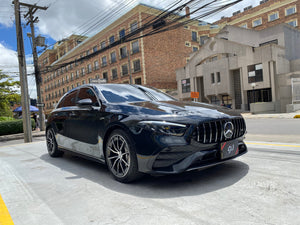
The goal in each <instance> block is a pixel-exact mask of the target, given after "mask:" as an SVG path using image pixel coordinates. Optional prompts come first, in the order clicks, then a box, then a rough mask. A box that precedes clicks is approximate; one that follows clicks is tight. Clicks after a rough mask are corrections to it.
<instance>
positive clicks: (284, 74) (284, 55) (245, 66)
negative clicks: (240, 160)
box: [177, 24, 300, 112]
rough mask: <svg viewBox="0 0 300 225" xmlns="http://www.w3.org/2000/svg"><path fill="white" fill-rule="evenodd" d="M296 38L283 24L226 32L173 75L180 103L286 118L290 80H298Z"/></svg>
mask: <svg viewBox="0 0 300 225" xmlns="http://www.w3.org/2000/svg"><path fill="white" fill-rule="evenodd" d="M299 62H300V32H299V30H298V29H295V28H293V27H291V26H290V25H287V24H280V25H276V26H273V27H270V28H266V29H264V30H259V31H255V30H249V29H245V28H241V27H235V26H226V27H224V28H223V29H222V30H221V31H220V32H219V34H217V35H216V36H215V37H213V38H210V39H209V40H208V41H207V42H206V43H205V44H204V45H203V46H202V48H201V49H200V50H199V51H198V52H196V53H194V54H193V55H191V58H190V61H189V63H188V64H186V66H185V67H183V68H181V69H178V70H177V85H178V90H179V98H181V99H190V92H191V91H196V92H199V93H200V97H199V99H198V101H201V102H208V103H211V104H216V105H228V106H229V107H232V108H233V109H240V110H249V109H250V104H251V103H254V102H255V103H257V102H263V103H264V104H258V105H257V104H256V105H253V107H258V109H252V110H251V111H253V110H254V111H256V112H258V111H261V112H263V111H270V112H271V111H272V112H286V111H287V108H288V105H289V104H291V103H292V90H291V79H292V78H299V77H300V70H299V67H300V66H299Z"/></svg>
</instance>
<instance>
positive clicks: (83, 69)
mask: <svg viewBox="0 0 300 225" xmlns="http://www.w3.org/2000/svg"><path fill="white" fill-rule="evenodd" d="M84 75H85V68H84V67H82V68H81V76H84Z"/></svg>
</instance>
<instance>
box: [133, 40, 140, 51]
mask: <svg viewBox="0 0 300 225" xmlns="http://www.w3.org/2000/svg"><path fill="white" fill-rule="evenodd" d="M131 49H132V50H131V51H132V54H134V53H138V52H139V51H140V47H139V41H134V42H132V43H131Z"/></svg>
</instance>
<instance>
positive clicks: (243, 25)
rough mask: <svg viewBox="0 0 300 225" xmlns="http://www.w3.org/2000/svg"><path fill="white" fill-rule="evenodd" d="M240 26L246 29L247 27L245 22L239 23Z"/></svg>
mask: <svg viewBox="0 0 300 225" xmlns="http://www.w3.org/2000/svg"><path fill="white" fill-rule="evenodd" d="M240 27H242V28H246V29H247V28H248V27H247V23H244V24H242V25H240Z"/></svg>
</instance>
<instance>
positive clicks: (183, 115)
mask: <svg viewBox="0 0 300 225" xmlns="http://www.w3.org/2000/svg"><path fill="white" fill-rule="evenodd" d="M245 133H246V124H245V121H244V119H243V117H242V116H241V115H240V114H238V113H236V112H235V111H233V110H231V109H228V108H225V107H221V106H213V105H210V104H205V103H198V102H180V101H178V100H176V99H174V98H172V97H171V96H169V95H167V94H165V93H163V92H161V91H159V90H157V89H154V88H150V87H145V86H141V85H130V84H90V85H84V86H80V87H78V88H75V89H73V90H71V91H69V92H68V93H66V94H65V95H64V96H63V97H62V98H61V99H60V101H59V102H58V104H57V106H56V108H55V109H54V110H53V111H52V112H51V114H50V116H49V117H48V121H47V125H46V142H47V149H48V153H49V155H50V156H51V157H59V156H62V155H63V153H64V152H65V151H70V152H72V153H75V154H78V155H81V156H83V157H87V158H89V159H92V160H96V161H99V162H101V163H105V164H106V165H107V166H108V169H109V171H110V172H111V174H112V175H113V177H114V178H115V179H116V180H118V181H120V182H131V181H133V180H136V179H138V178H139V177H140V176H141V175H142V174H145V173H149V174H175V173H181V172H184V171H190V170H195V169H200V168H206V167H210V166H213V165H217V164H220V163H223V162H225V161H227V160H230V159H233V158H236V157H238V156H240V155H243V154H245V153H246V152H247V147H246V145H245V143H244V142H243V140H244V135H245Z"/></svg>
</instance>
